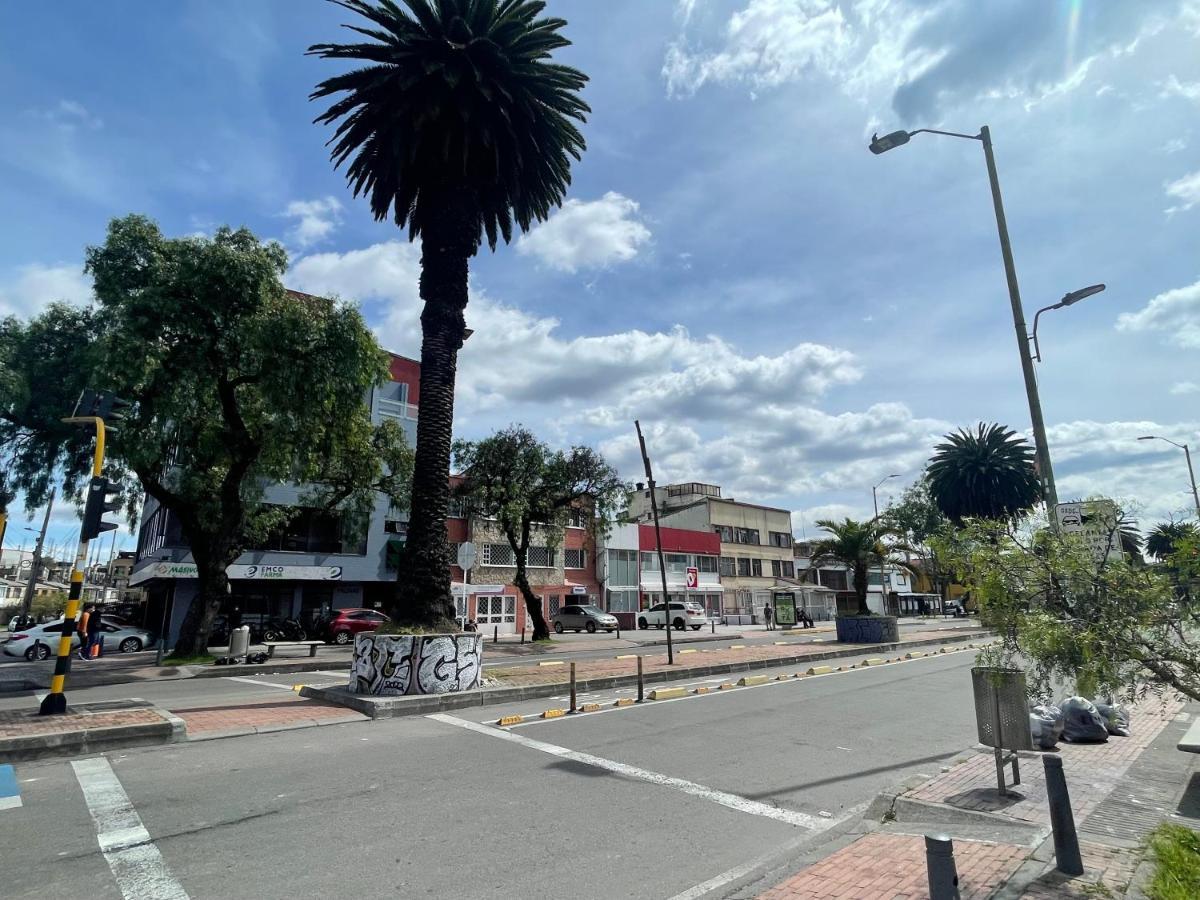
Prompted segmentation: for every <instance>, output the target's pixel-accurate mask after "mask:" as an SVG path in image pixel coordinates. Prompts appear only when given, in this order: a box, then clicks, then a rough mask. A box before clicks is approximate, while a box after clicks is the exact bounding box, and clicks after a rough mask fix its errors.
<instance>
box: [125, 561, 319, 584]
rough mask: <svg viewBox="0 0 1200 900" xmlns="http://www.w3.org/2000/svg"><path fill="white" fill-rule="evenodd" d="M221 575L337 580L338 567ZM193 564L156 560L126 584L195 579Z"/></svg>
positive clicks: (239, 570) (248, 569)
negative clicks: (168, 579)
mask: <svg viewBox="0 0 1200 900" xmlns="http://www.w3.org/2000/svg"><path fill="white" fill-rule="evenodd" d="M225 574H226V575H227V576H228V577H229V578H231V579H235V580H238V581H338V580H340V579H341V577H342V567H341V566H230V567H229V568H227V569H226V570H225ZM196 575H197V572H196V565H195V563H172V562H158V563H153V564H152V565H149V566H146V568H144V569H140V570H138V571H137V572H134V573H133V575H132V577H131V578H130V579H129V584H130V585H131V586H132V585H136V584H141V583H142V582H144V581H150V580H151V579H154V578H195V577H196Z"/></svg>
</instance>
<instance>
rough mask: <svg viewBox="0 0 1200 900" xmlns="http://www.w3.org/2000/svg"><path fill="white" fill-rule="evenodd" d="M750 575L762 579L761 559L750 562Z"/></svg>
mask: <svg viewBox="0 0 1200 900" xmlns="http://www.w3.org/2000/svg"><path fill="white" fill-rule="evenodd" d="M750 574H751V575H753V576H754V577H755V578H761V577H762V560H761V559H752V560H750Z"/></svg>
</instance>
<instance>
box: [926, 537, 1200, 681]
mask: <svg viewBox="0 0 1200 900" xmlns="http://www.w3.org/2000/svg"><path fill="white" fill-rule="evenodd" d="M1114 529H1119V524H1117V525H1114ZM939 540H941V541H942V542H943V547H942V552H943V553H944V555H945V556H946V557H947V558H948V559H950V560H951V561H952V562H953V564H954V566H955V569H956V571H957V572H958V576H959V579H960V580H961V581H962V582H963V584H965V585H966V586H967V587H968V588H969V589H970V590H971V595H972V597H974V598H975V600H976V603H977V604H978V607H979V617H980V621H981V622H982V623H983V624H984V625H985V626H987V627H990V628H992V629H994V630H995V631H996V632H997V633H998V634H1000V635H1001V636H1002V638H1003V639H1002V641H1000V642H998V643H997V644H995V645H994V646H993V647H991V648H990V649H988V650H986V651H985V652H984V656H983V662H984V663H986V664H989V665H1001V666H1017V667H1021V668H1025V669H1026V670H1027V671H1028V672H1029V673H1030V675H1031V680H1030V684H1031V689H1032V690H1033V691H1034V692H1035V693H1037V694H1040V695H1042V696H1050V695H1051V693H1052V689H1053V687H1054V685H1055V684H1056V683H1058V682H1060V681H1063V680H1067V681H1072V682H1074V683H1075V684H1076V686H1077V690H1079V691H1080V692H1081V693H1083V694H1085V695H1087V696H1095V695H1097V694H1109V693H1112V694H1122V695H1124V696H1127V697H1131V698H1132V697H1136V696H1139V695H1141V694H1144V693H1145V692H1146V691H1147V690H1152V689H1155V690H1162V689H1168V688H1169V689H1173V690H1177V691H1179V692H1181V693H1183V694H1186V695H1187V696H1189V697H1191V698H1193V699H1200V643H1198V642H1197V631H1196V628H1197V625H1198V624H1200V623H1198V622H1197V611H1196V610H1194V609H1192V608H1191V606H1190V604H1188V603H1186V602H1185V601H1183V600H1181V599H1180V598H1179V596H1178V595H1177V593H1176V591H1175V589H1174V585H1173V584H1172V581H1171V579H1170V578H1168V577H1167V576H1166V575H1165V574H1164V573H1163V572H1161V571H1158V570H1156V569H1155V568H1154V567H1147V566H1145V565H1142V564H1140V562H1139V561H1137V560H1135V559H1132V558H1130V557H1129V556H1128V554H1125V553H1110V554H1108V555H1107V557H1106V558H1105V559H1097V558H1096V557H1095V555H1094V553H1093V551H1092V549H1091V548H1090V547H1089V546H1088V545H1087V544H1086V543H1084V541H1083V540H1082V539H1081V538H1080V537H1079V536H1078V535H1074V534H1069V533H1064V534H1060V533H1057V532H1056V531H1055V530H1054V529H1050V528H1047V527H1045V523H1044V522H1025V523H1022V524H1019V525H1018V524H1014V523H1012V522H1006V521H985V520H975V521H972V522H969V523H968V524H967V525H966V526H964V527H963V528H962V529H959V530H955V531H950V532H946V533H945V535H944V536H943V537H942V538H940V539H939Z"/></svg>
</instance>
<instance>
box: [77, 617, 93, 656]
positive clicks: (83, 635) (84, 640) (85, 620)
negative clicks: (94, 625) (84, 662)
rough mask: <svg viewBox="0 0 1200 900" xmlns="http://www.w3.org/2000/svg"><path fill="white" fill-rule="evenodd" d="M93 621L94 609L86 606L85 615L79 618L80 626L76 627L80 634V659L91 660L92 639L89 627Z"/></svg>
mask: <svg viewBox="0 0 1200 900" xmlns="http://www.w3.org/2000/svg"><path fill="white" fill-rule="evenodd" d="M91 619H92V607H91V606H85V607H84V608H83V615H81V616H80V617H79V624H78V625H77V626H76V630H77V631H78V632H79V658H80V659H89V656H88V650H89V649H91V648H90V645H89V641H90V638H89V636H88V625H89V624H90V623H91Z"/></svg>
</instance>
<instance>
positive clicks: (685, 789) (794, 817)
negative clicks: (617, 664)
mask: <svg viewBox="0 0 1200 900" xmlns="http://www.w3.org/2000/svg"><path fill="white" fill-rule="evenodd" d="M426 718H427V719H433V720H434V721H435V722H441V723H443V724H445V725H453V726H455V727H456V728H466V729H467V730H468V731H474V732H477V733H479V734H483V735H487V736H488V737H491V738H496V739H497V740H501V741H509V742H511V743H514V744H519V745H520V746H522V747H528V748H529V749H530V750H538V751H540V752H542V753H549V754H550V755H551V756H557V757H560V758H561V759H569V760H571V761H572V762H577V763H582V764H583V765H586V766H594V767H596V768H597V769H604V770H605V771H607V772H612V773H614V774H616V775H624V776H625V777H626V778H636V779H638V780H639V781H646V782H649V783H650V784H657V785H660V786H662V787H669V788H673V789H674V790H677V791H681V792H682V793H684V794H689V795H691V796H693V797H699V798H700V799H701V800H708V801H709V802H711V803H716V804H718V805H720V806H724V807H726V808H728V809H733V810H736V811H738V812H743V813H747V814H749V815H752V816H762V817H763V818H765V819H774V820H775V821H777V822H784V823H786V824H788V825H795V826H796V827H797V828H806V829H808V830H809V831H813V832H817V831H824V830H825V829H827V828H829V827H831V826H832V825H833V824H834V823H833V822H832V821H831V820H829V819H821V818H819V817H817V816H810V815H808V814H807V813H802V812H797V811H796V810H791V809H781V808H780V807H777V806H771V805H769V804H766V803H759V802H758V801H757V800H750V799H748V798H746V797H741V796H739V795H737V794H730V793H727V792H725V791H718V790H716V789H715V788H710V787H705V786H704V785H702V784H696V783H695V782H694V781H685V780H684V779H682V778H673V777H671V776H670V775H663V774H661V773H659V772H651V771H649V770H648V769H639V768H638V767H637V766H630V765H626V764H625V763H620V762H616V761H615V760H611V759H605V758H604V757H602V756H593V755H592V754H590V753H581V752H580V751H578V750H571V749H569V748H567V747H559V746H558V745H557V744H547V743H545V742H544V741H537V740H534V739H533V738H527V737H525V736H524V735H521V734H515V733H513V732H511V731H501V730H500V729H498V728H491V727H489V726H487V725H480V724H477V723H475V722H468V721H466V720H465V719H456V718H455V717H454V716H448V715H446V714H445V713H433V714H431V715H428V716H426Z"/></svg>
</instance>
